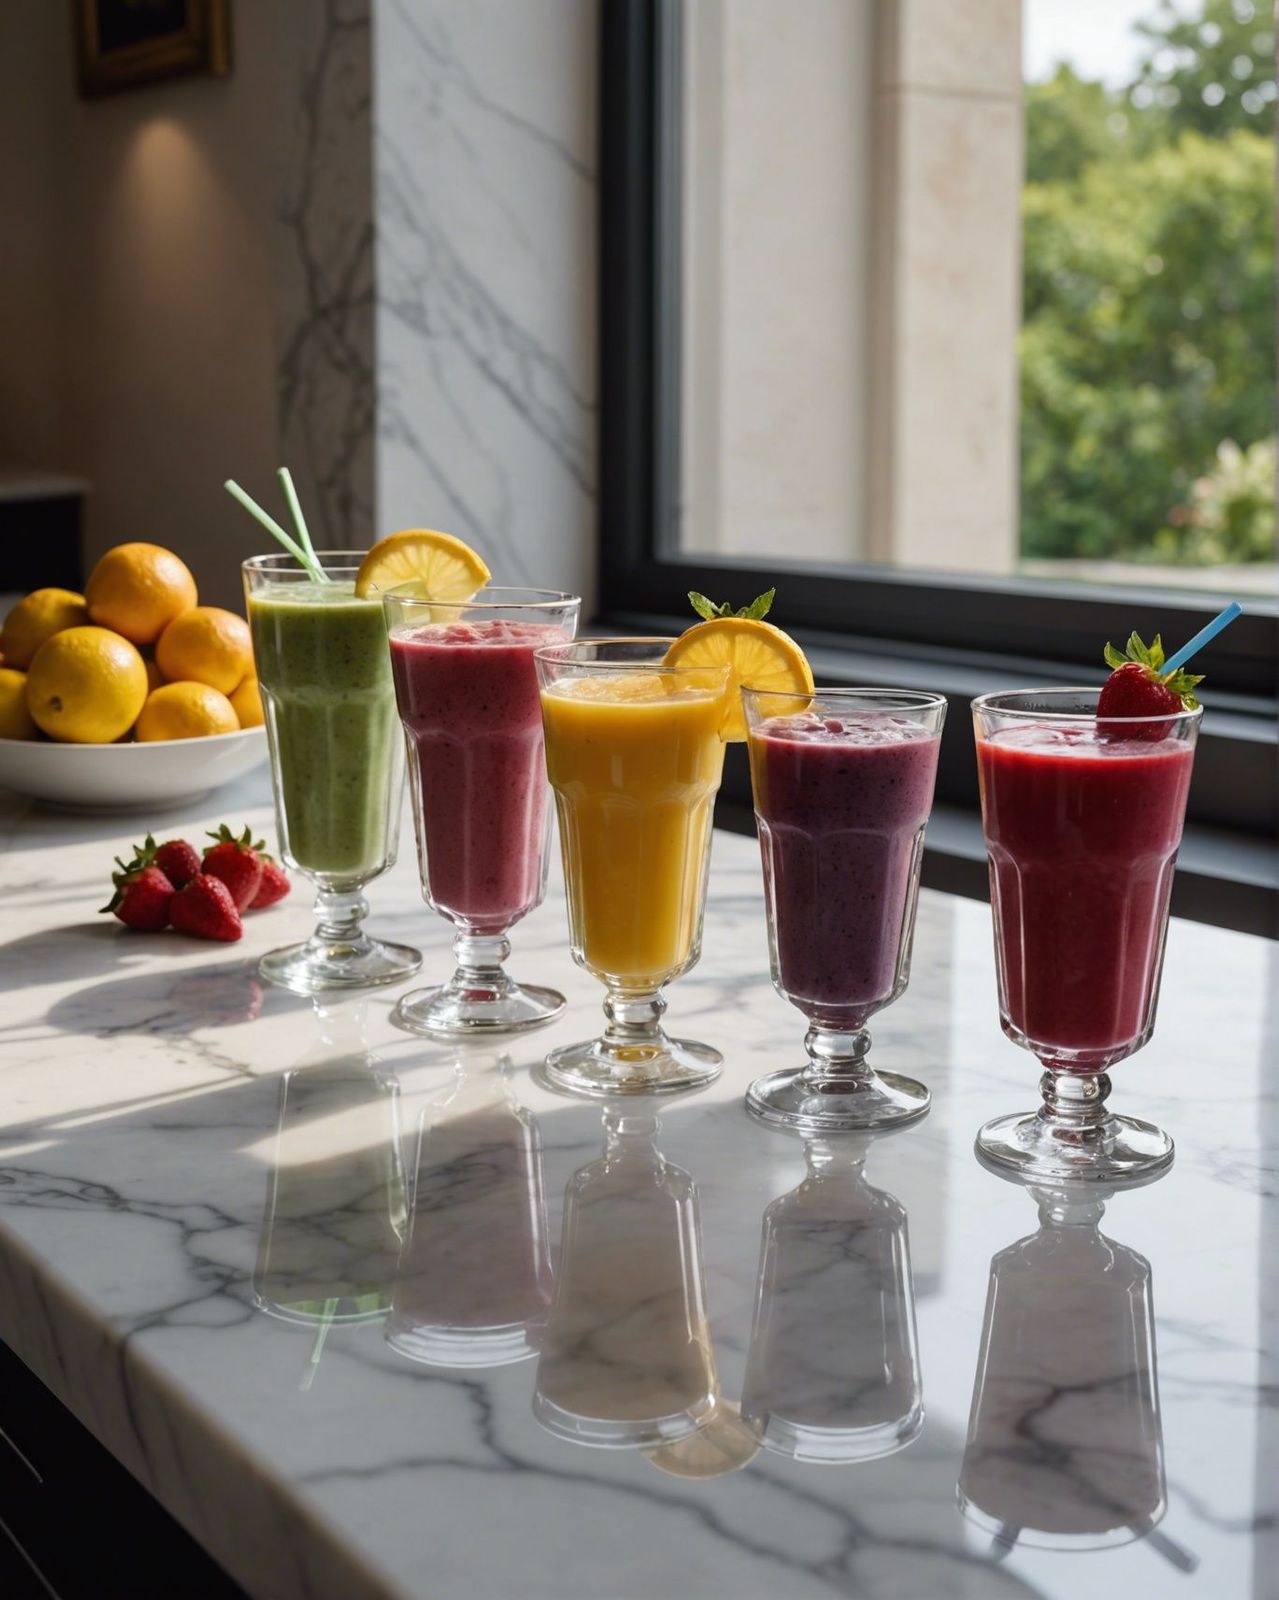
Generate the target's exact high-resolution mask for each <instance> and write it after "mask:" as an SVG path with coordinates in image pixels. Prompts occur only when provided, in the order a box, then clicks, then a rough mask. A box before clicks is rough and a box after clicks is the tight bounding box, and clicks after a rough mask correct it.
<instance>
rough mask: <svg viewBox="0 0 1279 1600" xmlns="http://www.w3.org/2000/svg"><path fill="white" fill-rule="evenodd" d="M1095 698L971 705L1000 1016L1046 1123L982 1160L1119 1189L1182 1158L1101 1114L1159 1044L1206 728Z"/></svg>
mask: <svg viewBox="0 0 1279 1600" xmlns="http://www.w3.org/2000/svg"><path fill="white" fill-rule="evenodd" d="M1099 693H1100V691H1099V690H1097V689H1047V690H1035V689H1025V690H1017V691H1015V692H1013V693H1009V694H994V695H984V696H983V697H982V698H981V699H979V700H975V701H974V702H973V720H974V727H975V733H976V739H977V770H978V776H979V779H980V783H981V805H982V824H983V827H984V829H985V835H986V854H987V857H988V860H989V863H990V898H991V909H992V912H993V915H994V925H995V965H996V969H997V973H998V980H999V1016H1000V1021H1001V1023H1002V1024H1003V1029H1004V1032H1005V1033H1006V1034H1007V1035H1008V1037H1009V1038H1010V1039H1012V1040H1013V1041H1014V1042H1015V1043H1017V1044H1019V1045H1022V1046H1023V1047H1024V1048H1025V1049H1027V1050H1029V1051H1031V1052H1032V1054H1034V1055H1036V1056H1038V1058H1039V1060H1040V1061H1041V1062H1042V1063H1043V1066H1044V1068H1045V1071H1044V1075H1043V1077H1042V1078H1041V1080H1040V1090H1041V1092H1042V1094H1043V1104H1042V1105H1041V1106H1040V1108H1039V1109H1038V1110H1037V1111H1034V1112H1030V1113H1028V1114H1025V1115H1013V1116H1006V1117H998V1118H996V1119H995V1121H993V1122H988V1123H987V1124H986V1126H985V1127H984V1128H983V1129H982V1130H981V1132H980V1133H979V1134H978V1136H977V1146H978V1149H979V1150H980V1151H981V1153H982V1154H983V1155H985V1156H986V1157H987V1158H988V1159H989V1160H991V1161H994V1162H996V1163H997V1164H999V1165H1001V1166H1004V1167H1011V1168H1014V1169H1016V1170H1017V1171H1019V1172H1021V1173H1022V1174H1024V1175H1027V1176H1030V1177H1036V1178H1038V1177H1043V1178H1062V1177H1082V1178H1092V1179H1097V1180H1100V1181H1105V1182H1111V1181H1114V1180H1116V1179H1122V1178H1124V1177H1128V1176H1131V1175H1135V1174H1139V1173H1148V1172H1152V1171H1156V1170H1158V1169H1159V1168H1161V1167H1165V1166H1167V1165H1168V1163H1169V1162H1170V1161H1171V1160H1172V1156H1173V1145H1172V1140H1171V1139H1170V1138H1169V1137H1168V1135H1167V1134H1166V1133H1164V1132H1163V1131H1162V1129H1160V1128H1156V1127H1154V1126H1153V1125H1152V1124H1150V1123H1148V1122H1139V1121H1137V1120H1136V1119H1134V1118H1131V1117H1119V1116H1115V1115H1114V1114H1113V1113H1111V1112H1109V1111H1107V1110H1106V1108H1105V1100H1106V1096H1107V1095H1108V1094H1109V1093H1110V1079H1109V1077H1107V1075H1106V1074H1107V1069H1108V1068H1110V1067H1111V1066H1113V1065H1114V1063H1115V1062H1116V1061H1122V1060H1123V1059H1124V1058H1125V1057H1126V1056H1130V1055H1132V1054H1133V1053H1134V1052H1135V1051H1137V1050H1140V1049H1141V1047H1142V1045H1144V1044H1145V1043H1146V1041H1147V1040H1148V1039H1149V1038H1150V1035H1151V1032H1152V1031H1153V1029H1154V1025H1155V1003H1156V1000H1157V999H1158V995H1159V976H1160V971H1161V968H1162V966H1163V957H1164V941H1165V939H1166V937H1167V932H1168V897H1169V894H1170V892H1171V889H1172V877H1173V871H1174V869H1175V867H1176V862H1177V847H1178V845H1179V844H1180V842H1181V828H1182V821H1183V818H1184V816H1185V811H1186V794H1187V791H1188V790H1189V788H1190V771H1191V766H1192V764H1193V761H1194V747H1195V739H1196V736H1197V735H1198V732H1199V722H1200V719H1201V717H1202V715H1203V713H1202V711H1201V710H1200V709H1199V708H1198V707H1196V708H1195V709H1194V710H1193V711H1183V712H1179V713H1176V714H1173V715H1170V716H1163V717H1142V718H1118V717H1108V718H1099V717H1098V716H1097V698H1098V695H1099Z"/></svg>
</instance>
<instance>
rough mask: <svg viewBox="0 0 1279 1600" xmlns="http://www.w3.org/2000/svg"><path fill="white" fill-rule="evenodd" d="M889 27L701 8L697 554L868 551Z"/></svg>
mask: <svg viewBox="0 0 1279 1600" xmlns="http://www.w3.org/2000/svg"><path fill="white" fill-rule="evenodd" d="M873 16H874V4H873V0H804V3H803V4H802V5H793V6H789V7H787V6H779V5H778V4H777V3H776V0H698V3H697V4H696V5H692V6H688V7H686V9H685V12H684V82H683V91H684V148H683V160H684V224H683V225H684V317H683V331H684V339H683V344H682V352H681V353H682V359H683V363H684V369H683V374H682V382H683V418H682V424H683V439H682V454H683V462H682V477H683V497H682V499H683V503H682V517H681V526H682V543H683V546H684V548H685V549H687V550H698V551H715V550H719V551H728V552H732V553H733V554H735V555H758V556H772V557H775V556H776V555H777V554H778V552H779V551H783V550H784V551H787V552H788V553H790V554H792V555H794V556H797V557H800V558H803V559H808V560H813V561H821V560H834V561H841V560H843V561H847V560H854V559H858V558H859V557H860V556H861V555H862V553H863V540H862V536H863V516H862V506H863V503H864V499H865V486H864V475H865V431H866V418H865V406H866V393H867V390H866V381H865V369H866V359H867V342H868V332H867V322H868V317H869V313H870V301H869V296H868V288H867V276H868V258H869V253H870V242H869V241H870V222H871V218H870V170H871V154H870V102H871V87H872V79H871V59H872V39H873V31H872V25H873Z"/></svg>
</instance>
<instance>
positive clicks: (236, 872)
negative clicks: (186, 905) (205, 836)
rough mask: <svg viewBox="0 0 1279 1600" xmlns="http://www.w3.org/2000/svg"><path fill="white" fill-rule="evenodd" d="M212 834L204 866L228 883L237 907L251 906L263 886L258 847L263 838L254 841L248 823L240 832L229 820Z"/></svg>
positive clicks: (212, 874)
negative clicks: (230, 824) (235, 831)
mask: <svg viewBox="0 0 1279 1600" xmlns="http://www.w3.org/2000/svg"><path fill="white" fill-rule="evenodd" d="M209 838H210V839H212V840H213V841H214V843H213V844H211V845H210V846H209V848H208V849H207V850H206V851H205V852H204V868H203V870H204V871H205V872H207V873H209V874H210V875H211V876H212V877H214V878H221V880H222V882H223V883H225V884H226V886H227V888H228V889H229V890H230V891H231V898H232V899H233V900H234V901H235V907H236V910H237V911H245V910H247V909H248V908H249V906H251V905H252V904H253V902H254V900H255V899H256V898H257V895H258V891H259V890H260V889H261V887H262V857H261V856H260V855H259V854H258V851H259V850H261V849H262V845H263V841H262V840H261V839H259V840H258V842H257V843H256V844H254V843H253V830H252V829H251V828H249V827H247V826H246V828H245V830H244V832H243V833H241V834H239V835H238V836H237V835H236V834H233V833H232V832H231V830H230V828H228V827H227V825H226V823H225V822H224V823H223V824H222V826H221V827H220V828H219V829H218V831H217V832H216V833H211V834H210V835H209Z"/></svg>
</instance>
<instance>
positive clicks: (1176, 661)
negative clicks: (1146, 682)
mask: <svg viewBox="0 0 1279 1600" xmlns="http://www.w3.org/2000/svg"><path fill="white" fill-rule="evenodd" d="M1242 610H1243V607H1242V606H1241V605H1240V604H1239V602H1238V601H1237V600H1232V601H1231V602H1230V604H1229V605H1228V606H1227V607H1226V609H1225V610H1224V611H1222V612H1219V613H1218V615H1217V616H1215V617H1214V618H1213V619H1212V621H1211V622H1210V623H1209V624H1208V626H1207V627H1206V628H1200V630H1199V632H1198V633H1197V634H1196V635H1195V636H1194V638H1193V639H1188V640H1187V641H1186V643H1185V644H1183V645H1182V647H1181V649H1180V650H1178V652H1177V654H1176V655H1175V656H1169V657H1168V659H1167V661H1165V662H1164V664H1163V666H1162V667H1160V669H1159V676H1160V677H1161V678H1162V677H1165V676H1166V675H1167V674H1168V673H1170V672H1176V670H1177V668H1178V667H1184V666H1185V664H1186V662H1187V661H1189V660H1190V658H1191V656H1192V655H1194V654H1195V652H1196V651H1197V650H1202V649H1203V647H1204V646H1205V645H1206V644H1207V643H1208V642H1209V640H1210V639H1215V638H1216V637H1217V635H1218V634H1219V633H1220V632H1221V630H1222V629H1223V628H1226V627H1229V626H1230V624H1231V623H1232V622H1233V621H1234V620H1235V618H1236V617H1237V616H1238V615H1239V614H1240V612H1241V611H1242Z"/></svg>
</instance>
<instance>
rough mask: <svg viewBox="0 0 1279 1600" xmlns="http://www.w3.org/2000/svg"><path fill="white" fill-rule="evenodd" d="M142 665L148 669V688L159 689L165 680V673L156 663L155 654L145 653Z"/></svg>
mask: <svg viewBox="0 0 1279 1600" xmlns="http://www.w3.org/2000/svg"><path fill="white" fill-rule="evenodd" d="M142 665H143V666H144V667H145V668H146V669H147V688H148V689H158V688H159V687H160V685H161V684H162V683H163V682H164V674H163V673H162V672H161V671H160V669H159V667H157V666H156V664H155V656H154V655H144V656H143V657H142Z"/></svg>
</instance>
